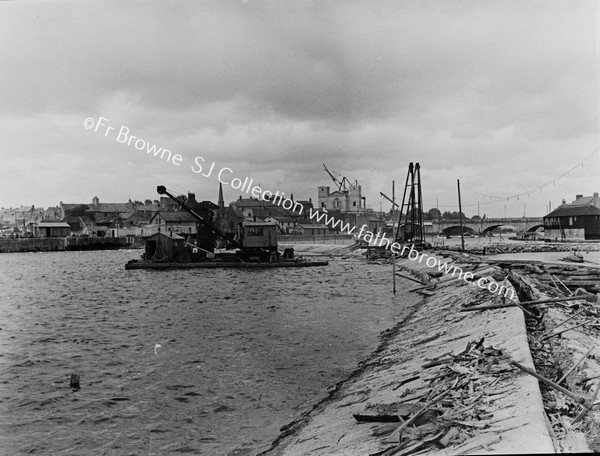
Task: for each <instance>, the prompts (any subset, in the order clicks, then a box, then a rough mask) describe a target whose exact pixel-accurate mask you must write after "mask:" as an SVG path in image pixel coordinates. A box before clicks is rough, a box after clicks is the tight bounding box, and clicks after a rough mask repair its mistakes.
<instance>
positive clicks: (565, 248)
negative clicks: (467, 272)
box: [444, 241, 600, 255]
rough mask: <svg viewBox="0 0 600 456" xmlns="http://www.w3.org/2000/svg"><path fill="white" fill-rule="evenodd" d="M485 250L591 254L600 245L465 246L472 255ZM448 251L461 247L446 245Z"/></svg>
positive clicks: (521, 244)
mask: <svg viewBox="0 0 600 456" xmlns="http://www.w3.org/2000/svg"><path fill="white" fill-rule="evenodd" d="M484 248H485V254H486V255H497V254H500V253H530V252H567V253H569V252H572V251H574V250H576V251H579V252H591V251H598V250H600V245H598V244H590V243H573V242H569V243H551V242H526V243H518V242H514V243H509V242H505V243H495V244H492V243H486V242H485V241H481V242H478V243H476V244H471V245H469V244H467V245H465V251H467V252H471V253H483V249H484ZM444 249H446V250H461V246H460V244H459V245H446V246H445V247H444Z"/></svg>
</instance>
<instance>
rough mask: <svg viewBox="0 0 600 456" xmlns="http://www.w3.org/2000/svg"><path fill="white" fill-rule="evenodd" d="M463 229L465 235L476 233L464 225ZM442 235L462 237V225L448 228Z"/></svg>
mask: <svg viewBox="0 0 600 456" xmlns="http://www.w3.org/2000/svg"><path fill="white" fill-rule="evenodd" d="M462 228H463V234H469V235H470V234H474V233H475V230H474V229H473V228H469V227H468V226H464V225H463V227H462ZM442 234H445V235H447V236H450V235H454V236H459V235H460V225H454V226H448V227H446V228H444V229H443V230H442Z"/></svg>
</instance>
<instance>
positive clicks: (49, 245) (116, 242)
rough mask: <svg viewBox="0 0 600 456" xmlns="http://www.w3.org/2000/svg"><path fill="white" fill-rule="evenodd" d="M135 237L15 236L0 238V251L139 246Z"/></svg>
mask: <svg viewBox="0 0 600 456" xmlns="http://www.w3.org/2000/svg"><path fill="white" fill-rule="evenodd" d="M140 246H141V245H140V243H139V241H138V240H137V239H135V238H96V237H89V238H83V237H66V238H17V239H0V253H12V252H60V251H65V250H110V249H128V248H137V247H140Z"/></svg>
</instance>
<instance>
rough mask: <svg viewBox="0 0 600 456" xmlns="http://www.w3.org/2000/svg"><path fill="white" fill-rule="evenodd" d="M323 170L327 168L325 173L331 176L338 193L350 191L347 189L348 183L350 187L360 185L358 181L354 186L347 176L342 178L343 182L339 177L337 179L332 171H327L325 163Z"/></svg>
mask: <svg viewBox="0 0 600 456" xmlns="http://www.w3.org/2000/svg"><path fill="white" fill-rule="evenodd" d="M323 168H325V172H326V173H327V174H329V177H331V179H332V180H333V182H335V184H336V185H337V186H338V191H340V192H341V191H344V192H347V191H348V189H347V188H346V183H348V185H349V186H352V185H354V186H356V185H358V180H355V181H354V184H352V183H351V182H350V181H349V180H348V178H346V177H345V176H342V180H341V181H340V180H339V179H338V178H337V177H335V176H334V175H333V173H332V172H331V171H329V169H327V166H325V163H323Z"/></svg>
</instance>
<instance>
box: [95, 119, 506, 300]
mask: <svg viewBox="0 0 600 456" xmlns="http://www.w3.org/2000/svg"><path fill="white" fill-rule="evenodd" d="M83 126H84V127H85V129H86V130H92V129H93V131H94V133H98V132H100V133H103V134H104V136H105V137H108V136H109V135H111V136H115V140H116V141H117V142H119V143H121V144H126V145H127V146H133V147H134V148H135V149H136V150H138V151H140V152H146V154H148V155H152V156H154V157H155V158H157V159H160V160H163V161H166V162H171V163H172V164H173V165H175V166H180V165H181V164H182V163H183V161H184V157H183V156H182V155H180V154H174V153H173V152H171V151H170V150H169V149H165V148H164V147H159V146H157V145H156V144H153V143H151V142H149V141H147V140H145V139H142V138H140V137H138V136H135V135H133V134H131V131H130V129H129V128H128V127H126V126H125V125H121V126H120V127H119V129H118V130H117V128H116V127H112V126H110V125H109V120H108V119H107V118H106V117H98V120H96V119H94V118H93V117H88V118H86V119H85V120H84V121H83ZM216 166H217V165H216V163H215V162H214V161H213V162H212V163H210V165H208V166H207V165H206V161H205V160H204V158H203V157H200V156H197V157H195V158H194V164H193V165H191V167H190V169H191V170H192V172H193V173H194V174H198V175H200V176H202V177H205V178H209V177H211V176H216V177H217V179H218V180H219V182H220V183H222V184H223V185H229V186H230V187H231V188H233V189H234V190H239V191H241V192H244V193H246V194H249V195H252V196H253V197H254V198H258V199H260V200H262V201H270V202H271V203H272V204H275V205H277V206H282V207H283V208H284V209H287V210H290V211H293V212H295V213H297V214H298V215H302V214H303V213H304V206H303V205H302V204H301V203H299V202H295V201H293V200H292V199H290V198H285V197H284V196H285V194H284V193H283V192H281V193H279V192H278V191H277V192H272V191H270V190H264V189H262V188H261V187H260V186H259V185H253V183H254V179H249V178H248V177H245V178H244V179H241V178H239V177H232V176H233V175H234V173H233V170H232V169H231V168H228V167H222V168H219V169H217V170H216V169H215V167H216ZM205 167H206V170H205ZM203 171H204V172H203ZM308 216H309V218H310V219H311V220H314V221H316V222H317V223H322V224H323V225H326V226H327V227H330V228H333V229H336V228H338V230H339V231H340V232H342V233H347V234H351V235H354V237H355V238H357V239H362V240H364V241H365V242H368V243H369V244H371V245H373V244H374V245H376V246H378V247H384V248H386V249H390V250H391V251H392V252H393V253H395V254H396V255H399V256H404V255H405V254H406V255H407V256H408V258H409V259H410V260H412V261H418V262H419V263H422V262H423V260H425V264H426V265H427V267H429V268H437V269H438V271H440V272H443V273H444V274H451V275H452V277H455V276H456V275H457V274H458V278H459V279H462V280H464V281H465V282H467V283H473V279H474V278H475V277H474V275H473V273H472V272H464V271H463V270H462V269H461V268H459V267H457V266H455V265H448V263H443V262H442V261H441V260H440V259H439V258H436V257H433V256H429V255H427V254H426V253H423V252H418V251H417V250H415V249H414V247H413V246H412V245H411V246H410V247H409V246H407V245H404V246H403V245H401V244H400V243H398V242H395V241H394V242H392V241H391V240H390V239H388V238H386V236H385V233H383V234H381V233H377V234H374V233H372V232H371V231H368V230H366V228H367V225H362V226H361V227H360V230H359V231H358V233H356V226H351V225H350V224H349V223H343V222H342V220H339V219H338V220H336V219H335V218H334V217H330V216H329V214H328V213H327V211H325V210H314V209H313V208H312V207H310V208H309V214H308ZM380 236H381V237H380ZM407 251H408V253H407ZM476 284H477V286H479V287H480V288H483V289H487V290H489V291H490V292H491V293H497V294H498V295H500V296H503V297H509V298H510V299H514V298H515V292H514V290H513V289H512V288H507V287H506V286H504V285H500V284H499V283H497V282H491V281H490V282H488V281H487V280H486V279H484V278H479V279H478V280H477V282H476ZM509 295H510V296H509Z"/></svg>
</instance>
